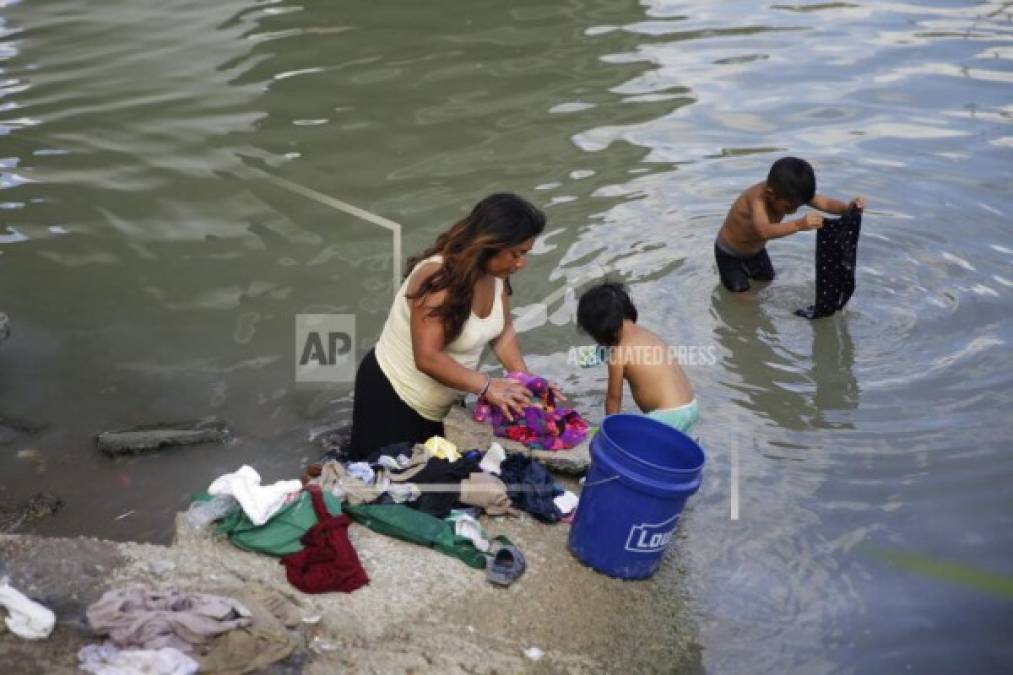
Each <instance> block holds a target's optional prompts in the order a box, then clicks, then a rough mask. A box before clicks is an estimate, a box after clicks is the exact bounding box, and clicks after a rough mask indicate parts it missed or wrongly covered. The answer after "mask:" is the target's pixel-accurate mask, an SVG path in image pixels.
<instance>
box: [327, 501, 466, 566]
mask: <svg viewBox="0 0 1013 675" xmlns="http://www.w3.org/2000/svg"><path fill="white" fill-rule="evenodd" d="M346 513H347V514H348V515H349V516H350V517H351V518H352V520H354V521H355V522H357V523H359V524H360V525H364V526H366V527H368V528H369V529H371V530H373V531H374V532H378V533H380V534H385V535H387V536H389V537H394V538H396V539H401V540H403V541H407V542H411V543H413V544H419V545H420V546H426V547H429V548H433V549H436V550H437V551H439V552H440V553H445V554H446V555H449V556H452V557H454V558H457V559H459V560H461V561H463V562H464V563H465V564H466V565H468V566H470V567H474V568H476V569H485V556H484V555H483V554H482V552H481V551H479V550H478V549H476V548H475V545H474V544H473V543H472V542H471V541H469V540H468V539H465V538H463V537H458V536H457V535H455V534H454V526H453V525H452V524H451V523H448V522H447V521H445V520H442V519H440V518H436V517H435V516H431V515H429V514H428V513H423V512H421V511H416V510H415V509H411V508H408V507H407V506H404V505H402V504H360V505H358V506H349V507H348V508H347V509H346Z"/></svg>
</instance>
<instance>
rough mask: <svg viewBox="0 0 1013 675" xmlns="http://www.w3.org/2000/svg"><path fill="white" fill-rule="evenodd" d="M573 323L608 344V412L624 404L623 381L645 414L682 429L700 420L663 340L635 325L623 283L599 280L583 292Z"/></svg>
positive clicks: (634, 311)
mask: <svg viewBox="0 0 1013 675" xmlns="http://www.w3.org/2000/svg"><path fill="white" fill-rule="evenodd" d="M577 325H578V326H580V329H581V330H582V331H584V332H585V333H587V334H588V335H590V336H591V337H592V338H594V340H595V342H597V343H598V344H599V345H602V346H604V347H607V348H609V349H608V354H609V355H608V359H607V361H608V374H609V381H608V392H607V393H606V395H605V414H606V415H611V414H612V413H617V412H619V410H620V409H621V408H622V400H623V380H626V381H627V382H629V383H630V391H631V392H632V393H633V400H634V401H636V402H637V405H638V406H640V409H641V410H642V411H643V412H644V413H645V414H647V416H648V417H654V418H655V419H658V420H660V421H661V422H664V423H665V424H668V425H669V426H672V427H675V428H676V429H678V430H679V431H682V432H688V431H689V430H690V428H691V427H692V426H693V425H694V424H695V423H696V421H697V420H698V419H700V406H699V405H697V402H696V397H695V396H694V394H693V385H691V384H690V383H689V380H688V379H687V378H686V374H685V373H683V372H682V368H680V367H679V364H678V363H677V362H676V361H675V359H674V358H673V354H672V350H671V349H669V347H668V345H667V344H665V342H664V340H662V339H661V338H659V337H658V336H657V335H655V334H654V333H652V332H651V331H649V330H647V329H646V328H643V327H642V326H638V325H637V308H636V307H634V305H633V301H632V300H630V296H629V294H627V292H626V289H625V288H624V287H623V286H622V284H617V283H603V284H599V285H597V286H595V287H593V288H591V289H589V290H587V291H586V292H585V293H584V294H583V295H581V296H580V302H579V303H578V305H577Z"/></svg>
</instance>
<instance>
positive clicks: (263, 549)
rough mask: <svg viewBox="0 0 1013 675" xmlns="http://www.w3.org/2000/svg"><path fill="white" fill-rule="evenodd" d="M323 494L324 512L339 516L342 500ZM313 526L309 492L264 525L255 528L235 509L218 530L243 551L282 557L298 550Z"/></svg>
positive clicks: (314, 517) (223, 520) (313, 518)
mask: <svg viewBox="0 0 1013 675" xmlns="http://www.w3.org/2000/svg"><path fill="white" fill-rule="evenodd" d="M323 494H324V503H325V504H327V511H328V512H329V513H330V514H331V515H332V516H337V515H340V514H341V500H340V499H338V498H337V497H335V496H334V495H332V494H329V493H327V492H324V493H323ZM316 524H317V514H316V513H314V512H313V502H312V501H311V499H310V493H309V492H306V491H305V490H304V491H302V492H300V493H299V497H298V498H296V499H295V500H294V501H293V502H291V503H290V504H287V505H286V506H285V507H283V508H282V509H281V510H280V511H278V513H276V514H275V515H274V516H273V517H272V518H271V520H269V521H267V522H266V523H264V524H263V525H260V526H257V525H254V524H253V522H251V521H250V519H249V518H247V517H246V514H245V513H243V510H242V509H236V510H235V511H233V512H232V513H230V514H229V515H227V516H225V518H223V519H222V521H221V523H220V524H219V525H218V530H217V531H218V534H227V535H229V541H231V542H232V543H233V544H235V545H236V546H238V547H239V548H241V549H243V550H246V551H254V552H256V553H266V554H268V555H273V556H278V557H281V556H285V555H289V554H291V553H297V552H299V551H301V550H302V543H301V542H300V541H299V540H300V539H302V536H303V535H304V534H306V531H307V530H309V529H310V528H311V527H313V526H314V525H316Z"/></svg>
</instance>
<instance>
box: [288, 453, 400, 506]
mask: <svg viewBox="0 0 1013 675" xmlns="http://www.w3.org/2000/svg"><path fill="white" fill-rule="evenodd" d="M367 468H368V467H367ZM370 473H371V474H372V473H373V471H372V469H370ZM360 475H362V474H361V473H360ZM307 485H319V486H320V487H321V488H322V489H323V490H324V491H325V492H329V493H331V494H332V495H334V496H336V497H340V498H344V499H347V500H348V503H349V504H368V503H370V502H372V501H376V498H377V497H379V496H380V495H381V494H383V490H381V489H378V488H377V486H376V485H374V484H369V485H367V484H366V483H363V482H362V480H361V479H359V478H357V477H355V476H354V475H352V474H351V473H349V470H348V469H346V468H345V467H344V466H342V464H341V463H340V462H327V463H325V464H323V465H322V466H321V467H320V475H319V476H317V477H316V478H313V479H311V480H310V481H309V483H308V484H307Z"/></svg>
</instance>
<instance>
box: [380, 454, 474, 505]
mask: <svg viewBox="0 0 1013 675" xmlns="http://www.w3.org/2000/svg"><path fill="white" fill-rule="evenodd" d="M421 447H422V446H416V451H417V450H418V448H421ZM422 452H425V450H424V449H423V450H422ZM413 458H414V455H413ZM478 462H479V459H478V458H477V457H472V458H462V459H459V460H457V461H456V462H448V461H447V460H445V459H438V458H435V457H431V458H429V459H428V460H427V461H426V462H425V463H424V464H415V465H413V466H411V467H410V468H408V469H405V470H404V471H386V470H385V471H384V473H385V475H386V476H387V477H388V478H389V479H390V481H391V483H404V482H409V481H410V482H412V483H414V484H415V485H417V486H418V487H419V489H420V490H421V493H422V494H421V496H419V498H418V499H416V500H414V501H412V502H411V503H410V506H411V507H412V508H414V509H418V510H419V511H423V512H424V513H428V514H429V515H431V516H435V517H436V518H446V517H447V515H448V514H449V513H450V510H451V509H452V508H453V507H454V504H455V503H456V502H457V500H458V498H459V497H460V496H461V480H462V479H464V478H467V477H468V475H469V474H471V473H472V472H473V471H475V469H476V468H477V467H478Z"/></svg>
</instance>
